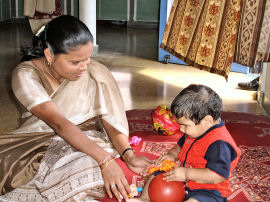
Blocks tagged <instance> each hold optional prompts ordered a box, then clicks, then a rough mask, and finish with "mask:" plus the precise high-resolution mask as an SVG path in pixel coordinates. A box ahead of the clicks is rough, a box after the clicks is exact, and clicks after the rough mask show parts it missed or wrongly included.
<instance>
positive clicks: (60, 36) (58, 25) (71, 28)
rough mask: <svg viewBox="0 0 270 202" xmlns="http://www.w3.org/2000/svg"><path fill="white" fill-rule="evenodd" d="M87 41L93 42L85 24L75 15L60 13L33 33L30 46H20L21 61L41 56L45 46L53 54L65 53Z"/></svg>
mask: <svg viewBox="0 0 270 202" xmlns="http://www.w3.org/2000/svg"><path fill="white" fill-rule="evenodd" d="M88 42H93V36H92V34H91V32H90V31H89V29H88V28H87V26H86V25H85V24H84V23H83V22H81V21H80V20H79V19H78V18H76V17H73V16H69V15H62V16H59V17H57V18H55V19H53V20H51V21H50V22H49V23H48V24H47V25H46V26H45V28H44V29H43V30H42V31H41V32H39V33H38V34H36V35H34V36H33V38H32V43H31V45H30V46H27V47H23V48H21V61H28V60H31V59H34V58H39V57H43V56H44V49H46V48H49V49H50V50H51V51H52V53H53V54H55V55H56V54H60V53H64V54H65V53H68V52H69V51H70V50H72V49H75V48H76V47H77V46H80V45H85V44H87V43H88Z"/></svg>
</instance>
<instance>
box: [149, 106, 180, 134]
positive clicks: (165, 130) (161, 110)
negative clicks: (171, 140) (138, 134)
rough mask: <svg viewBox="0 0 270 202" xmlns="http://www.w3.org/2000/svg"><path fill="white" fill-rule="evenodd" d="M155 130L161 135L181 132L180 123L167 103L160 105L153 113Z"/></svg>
mask: <svg viewBox="0 0 270 202" xmlns="http://www.w3.org/2000/svg"><path fill="white" fill-rule="evenodd" d="M152 119H153V124H154V128H155V130H156V131H157V132H158V133H159V134H161V135H174V134H177V133H180V131H179V130H180V125H179V124H178V123H177V122H176V121H175V120H174V118H173V117H172V113H171V110H170V109H168V108H167V107H166V105H160V106H158V107H157V108H156V109H155V110H154V111H153V113H152Z"/></svg>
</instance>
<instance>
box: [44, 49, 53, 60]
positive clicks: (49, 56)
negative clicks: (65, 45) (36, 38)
mask: <svg viewBox="0 0 270 202" xmlns="http://www.w3.org/2000/svg"><path fill="white" fill-rule="evenodd" d="M44 55H45V58H46V60H47V62H48V63H52V62H53V59H54V54H53V53H52V51H51V50H50V49H49V48H45V49H44Z"/></svg>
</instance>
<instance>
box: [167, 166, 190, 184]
mask: <svg viewBox="0 0 270 202" xmlns="http://www.w3.org/2000/svg"><path fill="white" fill-rule="evenodd" d="M186 169H187V168H184V167H175V168H174V169H173V170H170V171H168V172H166V173H164V176H165V177H164V178H163V180H166V181H167V182H170V181H185V180H186Z"/></svg>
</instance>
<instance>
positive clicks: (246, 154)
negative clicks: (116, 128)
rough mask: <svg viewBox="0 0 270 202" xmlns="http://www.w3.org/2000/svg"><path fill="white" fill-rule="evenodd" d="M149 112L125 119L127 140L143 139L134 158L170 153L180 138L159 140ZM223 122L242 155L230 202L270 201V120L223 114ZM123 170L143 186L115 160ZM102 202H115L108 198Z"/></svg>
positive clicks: (140, 182) (130, 113)
mask: <svg viewBox="0 0 270 202" xmlns="http://www.w3.org/2000/svg"><path fill="white" fill-rule="evenodd" d="M151 112H152V110H130V111H127V117H128V121H129V127H130V134H131V136H130V138H132V136H135V135H136V136H138V137H141V138H142V141H141V143H140V144H139V145H137V146H133V149H134V150H135V151H136V154H137V155H144V156H147V157H149V158H150V159H156V158H157V157H158V156H159V155H161V154H163V153H164V152H166V151H167V150H169V149H170V148H171V147H172V146H173V145H174V144H175V143H176V142H177V140H178V139H179V136H176V135H173V136H161V135H159V134H157V133H156V132H155V131H154V127H153V124H152V118H151ZM222 119H223V120H225V121H226V126H227V128H228V130H229V131H230V133H231V134H232V136H233V138H234V139H235V141H236V143H237V144H238V145H239V147H240V149H241V151H242V155H241V158H240V161H239V163H238V165H237V167H236V169H235V170H234V172H233V173H232V177H231V189H232V191H233V193H232V194H231V195H230V196H229V198H228V200H229V202H244V201H245V202H246V201H270V193H269V190H270V117H266V116H259V115H252V114H246V113H238V112H223V114H222ZM117 162H118V163H119V165H120V166H121V167H122V168H123V170H124V172H125V174H126V176H127V179H128V181H129V183H130V184H131V183H136V184H137V186H142V185H143V183H144V181H143V180H142V179H141V178H140V176H137V175H136V174H135V173H133V172H131V171H129V170H128V169H127V167H126V165H125V164H124V163H123V162H121V160H119V159H117ZM101 201H104V202H105V201H116V199H109V198H108V197H106V198H104V199H102V200H101Z"/></svg>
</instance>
